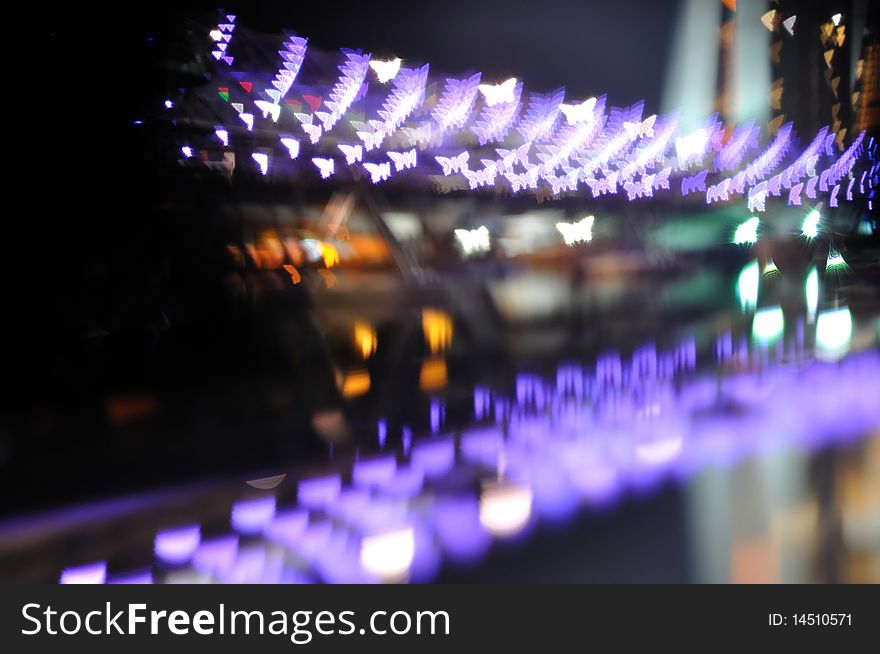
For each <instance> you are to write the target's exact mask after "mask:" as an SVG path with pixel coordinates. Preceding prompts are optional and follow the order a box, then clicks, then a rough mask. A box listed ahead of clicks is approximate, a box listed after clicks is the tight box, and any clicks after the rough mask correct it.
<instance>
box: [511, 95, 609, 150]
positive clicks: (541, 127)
mask: <svg viewBox="0 0 880 654" xmlns="http://www.w3.org/2000/svg"><path fill="white" fill-rule="evenodd" d="M564 99H565V89H556V90H555V91H553V92H552V93H547V94H542V93H532V94H531V95H530V96H529V104H528V107H527V109H526V113H525V116H523V118H522V120H520V121H519V125H517V127H516V131H518V132H519V133H520V136H522V138H523V140H524V141H526V142H527V143H530V142H532V141H547V140H549V139H550V137H551V136H553V131H554V129H555V127H556V121H557V119H558V117H559V113H560V109H561V106H562V101H563V100H564ZM594 104H595V103H594ZM591 115H592V111H591Z"/></svg>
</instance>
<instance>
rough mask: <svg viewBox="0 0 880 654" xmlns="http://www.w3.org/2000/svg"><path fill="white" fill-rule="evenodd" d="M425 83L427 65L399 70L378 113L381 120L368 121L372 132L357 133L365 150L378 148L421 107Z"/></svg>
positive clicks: (426, 79)
mask: <svg viewBox="0 0 880 654" xmlns="http://www.w3.org/2000/svg"><path fill="white" fill-rule="evenodd" d="M427 81H428V65H427V64H426V65H424V66H422V67H421V68H401V69H400V71H399V73H398V74H397V75H396V76H395V77H394V82H393V85H394V88H393V90H392V91H391V93H390V94H389V95H388V97H387V98H386V99H385V102H384V103H383V105H382V108H381V109H380V110H379V112H378V114H379V118H380V119H381V120H372V121H370V126H371V127H373V131H369V132H368V131H366V130H363V131H359V132H358V133H357V135H358V137H359V138H360V139H361V140H362V141H363V142H364V147H366V149H367V150H372V149H374V148H377V147H379V146H380V145H381V144H382V141H383V140H384V139H385V138H386V137H388V136H389V135H391V134H392V133H393V132H394V131H395V130H396V129H397V128H398V127H400V126H401V125H402V124H403V122H404V121H405V120H406V119H407V117H408V116H409V115H410V114H411V113H412V112H413V111H414V110H415V109H416V108H417V107H418V106H419V105H421V103H422V102H423V101H424V99H425V84H426V83H427Z"/></svg>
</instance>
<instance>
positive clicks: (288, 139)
mask: <svg viewBox="0 0 880 654" xmlns="http://www.w3.org/2000/svg"><path fill="white" fill-rule="evenodd" d="M279 140H280V141H281V145H283V146H284V147H285V148H287V153H288V154H289V155H290V158H291V159H296V158H297V157H298V156H299V141H298V140H297V139H295V138H293V137H292V136H289V135H286V134H282V135H281V137H280V139H279Z"/></svg>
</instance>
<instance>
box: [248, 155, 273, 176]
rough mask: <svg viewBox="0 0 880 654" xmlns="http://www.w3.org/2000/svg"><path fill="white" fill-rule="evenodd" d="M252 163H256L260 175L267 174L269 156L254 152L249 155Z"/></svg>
mask: <svg viewBox="0 0 880 654" xmlns="http://www.w3.org/2000/svg"><path fill="white" fill-rule="evenodd" d="M251 157H253V159H254V161H256V162H257V165H258V166H259V167H260V173H261V174H263V175H266V173H268V172H269V155H268V154H266V153H265V152H254V153H253V154H251Z"/></svg>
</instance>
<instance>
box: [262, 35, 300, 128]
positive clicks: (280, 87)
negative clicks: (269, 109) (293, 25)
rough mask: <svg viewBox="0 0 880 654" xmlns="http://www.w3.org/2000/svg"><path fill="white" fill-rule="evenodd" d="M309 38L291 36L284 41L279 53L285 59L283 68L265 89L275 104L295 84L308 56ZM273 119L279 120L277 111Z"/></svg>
mask: <svg viewBox="0 0 880 654" xmlns="http://www.w3.org/2000/svg"><path fill="white" fill-rule="evenodd" d="M307 44H308V39H305V38H302V37H300V36H290V37H288V38H287V40H286V41H285V42H284V50H279V51H278V54H279V55H281V58H282V59H283V60H284V61H283V63H282V66H281V68H279V69H278V72H276V73H275V77H274V78H273V79H272V87H271V88H267V89H265V91H264V92H265V93H266V95H267V96H268V97H269V98H270V99H271V100H272V102H273V104H275V106H278V105H280V104H281V101H282V100H283V99H284V96H285V95H287V92H288V91H289V90H290V87H291V86H293V82H294V81H295V80H296V76H297V75H298V74H299V70H300V68H302V63H303V60H304V59H305V57H306V47H307ZM273 119H274V121H275V122H278V114H277V112H276V113H274V114H273Z"/></svg>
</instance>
